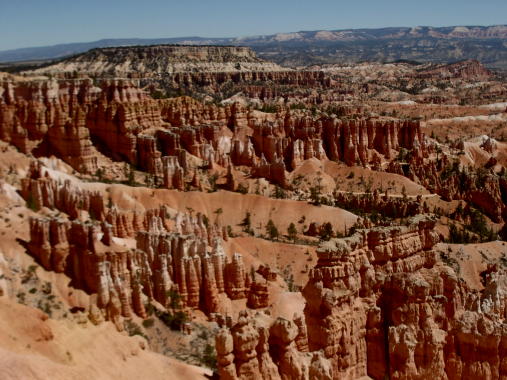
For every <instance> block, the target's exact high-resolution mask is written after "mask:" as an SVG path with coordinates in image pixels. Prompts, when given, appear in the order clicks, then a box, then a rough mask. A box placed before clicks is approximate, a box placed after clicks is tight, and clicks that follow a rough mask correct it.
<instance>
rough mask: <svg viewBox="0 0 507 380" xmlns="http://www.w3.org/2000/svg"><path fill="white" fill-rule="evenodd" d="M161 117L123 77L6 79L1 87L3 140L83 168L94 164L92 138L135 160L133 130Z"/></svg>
mask: <svg viewBox="0 0 507 380" xmlns="http://www.w3.org/2000/svg"><path fill="white" fill-rule="evenodd" d="M160 123H161V120H160V113H159V110H158V108H157V107H156V102H155V101H154V100H153V99H151V98H149V97H148V96H147V95H146V94H145V93H144V92H143V91H140V90H139V89H138V88H136V87H134V86H133V85H132V83H130V82H127V81H118V80H111V81H105V82H103V83H102V86H101V87H96V86H94V84H93V82H92V81H91V80H75V81H26V82H16V83H13V82H8V81H6V82H3V83H2V91H0V138H1V139H2V140H4V141H7V142H10V143H11V144H12V145H14V146H16V147H17V148H18V149H20V150H21V151H22V152H24V153H30V152H33V153H36V154H38V155H47V156H49V155H51V154H54V155H56V156H58V157H60V158H62V159H63V160H65V161H66V162H68V163H69V164H70V165H71V166H73V167H74V168H75V169H77V170H79V171H83V172H91V173H94V172H95V170H96V169H97V159H96V150H95V148H94V146H93V144H92V141H91V139H92V138H97V139H98V140H100V141H101V143H103V144H104V145H105V146H106V147H107V148H108V149H109V150H110V151H111V152H114V155H116V156H117V157H125V158H126V159H127V160H128V161H130V162H132V163H135V162H136V161H137V157H136V155H135V152H136V136H137V134H138V133H139V132H141V131H142V130H143V129H147V128H150V127H156V126H159V125H160Z"/></svg>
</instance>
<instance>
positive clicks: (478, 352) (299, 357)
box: [216, 216, 507, 380]
mask: <svg viewBox="0 0 507 380" xmlns="http://www.w3.org/2000/svg"><path fill="white" fill-rule="evenodd" d="M434 225H435V221H434V220H432V219H430V218H428V217H425V216H417V217H414V218H411V219H409V222H408V224H407V225H406V226H396V227H375V228H372V229H369V230H359V231H358V232H356V233H355V234H354V235H352V236H351V237H348V238H344V239H332V240H330V241H328V242H324V243H322V244H321V246H320V248H319V249H318V257H319V258H318V262H317V264H316V266H315V267H314V268H313V269H312V270H311V272H310V279H309V281H308V283H307V285H306V286H305V288H304V289H303V296H304V297H305V299H306V307H305V318H303V319H302V320H304V321H305V322H304V323H303V324H302V323H301V321H302V320H301V319H300V318H298V320H299V324H297V323H296V322H295V321H289V320H284V319H281V318H279V319H278V320H270V321H269V322H267V323H266V322H260V321H265V318H260V317H257V318H253V317H250V319H249V318H248V317H247V316H246V315H244V316H243V317H242V318H240V319H239V320H238V322H237V324H236V325H234V326H232V327H231V328H229V329H227V328H225V329H224V330H223V331H222V332H221V333H220V334H219V335H218V336H217V346H216V347H217V354H218V363H219V373H220V375H221V378H224V379H249V378H253V377H258V378H262V379H278V378H281V379H289V378H297V379H323V378H325V379H351V380H352V379H358V378H362V377H364V376H369V377H371V378H373V379H385V378H391V379H428V378H438V379H453V380H454V379H471V378H474V379H498V378H502V377H503V376H506V375H507V373H506V368H507V367H506V364H507V362H505V361H506V359H505V358H506V354H507V352H506V349H507V345H506V344H505V342H507V338H506V332H505V328H504V327H503V326H504V325H503V319H504V318H505V315H506V310H507V309H506V307H507V304H506V296H505V294H504V292H503V291H501V288H502V286H504V285H505V284H504V283H505V277H504V276H505V273H504V270H503V269H501V268H499V267H497V266H490V267H488V270H487V271H485V272H484V273H483V285H484V289H483V290H481V291H478V290H472V289H469V288H468V287H467V286H466V284H465V283H464V282H463V281H462V280H460V279H459V278H458V276H457V274H456V273H455V272H454V270H453V269H451V267H449V266H446V265H444V264H443V263H442V262H441V260H440V258H439V257H437V256H436V253H435V251H434V250H433V246H434V244H435V243H436V242H437V241H438V240H439V238H438V236H437V234H436V233H435V232H434V230H433V228H434ZM262 323H264V325H262ZM261 325H262V326H263V328H260V327H259V326H261ZM251 326H257V327H256V328H252V327H251ZM300 326H305V327H304V328H303V329H301V327H300ZM303 330H304V331H303ZM299 334H304V336H305V339H306V340H307V341H306V342H300V344H296V343H295V342H296V341H297V338H296V337H297V336H298V335H299ZM264 335H267V338H265V337H264ZM265 340H267V341H268V342H270V346H269V349H268V350H266V349H265V348H264V346H263V341H265ZM273 364H274V366H273ZM275 369H277V371H275Z"/></svg>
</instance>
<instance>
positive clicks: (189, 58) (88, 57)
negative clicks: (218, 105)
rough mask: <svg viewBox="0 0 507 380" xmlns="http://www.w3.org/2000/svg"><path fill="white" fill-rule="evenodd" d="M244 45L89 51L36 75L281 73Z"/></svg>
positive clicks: (148, 75) (142, 75)
mask: <svg viewBox="0 0 507 380" xmlns="http://www.w3.org/2000/svg"><path fill="white" fill-rule="evenodd" d="M281 70H285V71H287V69H282V68H281V67H280V66H278V65H276V64H274V63H271V62H268V61H265V60H263V59H260V58H257V57H256V55H255V53H254V52H253V51H252V50H251V49H250V48H248V47H243V46H185V45H153V46H129V47H110V48H98V49H92V50H90V51H88V52H86V53H83V54H80V55H78V56H75V57H72V58H69V59H66V60H64V61H62V62H60V63H57V64H55V65H52V66H49V67H46V68H43V69H39V70H37V72H38V73H72V72H74V71H78V72H80V73H88V74H93V75H101V76H104V75H113V76H120V77H125V76H127V75H130V74H134V75H135V76H137V77H155V76H160V75H164V76H165V75H170V74H175V73H185V72H195V71H200V72H208V73H211V72H222V73H227V72H242V71H281Z"/></svg>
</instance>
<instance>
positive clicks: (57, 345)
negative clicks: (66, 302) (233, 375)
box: [0, 297, 206, 380]
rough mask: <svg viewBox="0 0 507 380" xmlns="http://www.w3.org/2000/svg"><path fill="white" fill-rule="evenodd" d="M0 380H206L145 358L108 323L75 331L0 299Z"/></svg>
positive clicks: (135, 340) (140, 347)
mask: <svg viewBox="0 0 507 380" xmlns="http://www.w3.org/2000/svg"><path fill="white" fill-rule="evenodd" d="M0 321H1V322H0V368H2V373H1V378H2V379H5V380H8V379H9V380H10V379H13V380H14V379H16V380H17V379H19V380H21V379H23V380H25V379H26V380H28V379H41V380H42V379H44V380H46V379H53V380H58V379H62V380H64V379H65V380H68V379H168V378H169V379H175V380H186V379H205V378H206V377H205V376H204V375H205V373H206V370H203V369H201V368H198V367H194V366H189V365H186V364H183V363H181V362H178V361H176V360H174V359H170V358H168V357H165V356H162V355H159V354H155V353H153V352H150V351H149V350H148V348H147V343H146V341H145V340H144V339H143V338H141V337H138V336H134V337H128V336H126V335H121V334H118V333H116V332H115V331H114V327H113V326H112V325H111V324H110V323H103V324H101V325H99V326H93V325H91V324H86V325H83V326H77V325H75V324H72V323H71V322H69V321H63V320H58V321H56V320H51V319H47V316H46V315H45V314H44V313H42V312H41V311H39V310H37V309H32V308H29V307H27V306H23V305H20V304H17V303H15V302H13V301H11V300H9V299H7V298H6V297H1V298H0Z"/></svg>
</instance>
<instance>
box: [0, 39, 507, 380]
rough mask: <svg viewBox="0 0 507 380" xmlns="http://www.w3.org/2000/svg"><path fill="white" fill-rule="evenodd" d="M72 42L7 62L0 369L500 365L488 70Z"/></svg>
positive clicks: (296, 375) (501, 232) (344, 372)
mask: <svg viewBox="0 0 507 380" xmlns="http://www.w3.org/2000/svg"><path fill="white" fill-rule="evenodd" d="M321 37H324V36H321ZM319 38H320V37H319ZM379 38H380V37H379ZM171 49H172V50H171ZM87 54H88V55H86V54H85V55H83V56H82V57H86V56H87V57H88V58H87V59H88V61H87V62H88V63H86V67H88V68H90V69H92V68H93V67H96V68H97V70H98V71H97V72H95V74H94V75H93V77H92V78H90V77H88V76H87V75H85V74H84V73H81V74H79V73H63V72H55V74H56V75H54V76H53V77H48V76H42V75H35V74H34V73H29V72H25V73H24V74H23V75H22V76H13V75H8V74H3V73H2V74H0V140H1V141H0V237H1V239H0V303H1V304H2V305H5V307H4V308H0V314H1V315H0V317H1V318H0V319H1V320H2V322H1V323H0V338H1V339H0V352H2V355H0V356H1V357H2V359H1V360H3V362H2V364H4V366H5V367H6V368H9V370H8V372H7V378H19V377H20V376H21V377H23V378H38V377H39V378H40V377H48V376H51V374H53V373H56V374H55V375H54V376H52V377H55V378H58V377H63V378H65V377H76V376H77V377H82V376H84V375H83V374H86V373H87V369H86V368H87V367H90V366H92V364H90V363H96V367H93V369H89V370H88V375H92V376H95V375H96V377H100V376H102V377H103V378H113V377H114V374H113V372H115V373H119V374H120V376H123V377H125V378H129V376H132V377H143V376H145V377H150V378H167V376H169V377H171V378H173V377H174V378H176V379H178V378H201V377H202V376H204V375H206V376H218V377H219V378H222V379H236V380H239V379H254V378H256V379H302V380H307V379H308V380H310V379H312V380H313V379H366V378H371V379H385V378H391V379H427V378H430V377H435V378H439V379H440V378H442V379H470V378H474V379H475V378H477V379H501V378H503V377H506V376H507V374H506V373H505V368H506V363H504V362H505V357H506V352H505V347H504V346H505V344H504V340H505V338H504V335H505V331H504V330H505V328H504V325H505V323H504V322H505V321H504V319H505V316H506V310H507V308H506V304H505V292H506V289H507V284H506V283H505V280H504V278H505V263H506V262H507V261H506V260H507V256H506V255H507V251H506V246H505V244H506V243H505V242H504V241H500V240H499V239H501V238H503V239H505V238H506V237H507V233H506V230H507V227H506V223H505V221H506V219H507V206H506V204H507V180H506V178H507V177H506V173H507V170H506V165H507V145H506V144H505V142H504V137H502V134H503V131H504V130H505V125H503V124H505V123H504V122H505V112H504V111H505V107H506V103H505V96H507V85H506V84H505V81H504V79H503V78H502V77H501V76H500V75H498V74H497V73H494V72H491V71H489V70H487V69H485V68H484V66H482V65H481V64H480V63H479V62H477V61H473V60H472V61H463V62H458V63H453V64H445V65H435V64H425V65H412V64H409V63H399V64H372V63H363V64H360V65H355V66H350V65H346V66H340V65H324V66H319V67H312V68H311V69H310V70H297V69H295V70H290V71H280V70H278V69H277V70H275V71H273V70H271V69H269V70H266V71H256V70H257V68H258V67H259V66H258V65H260V66H263V65H270V64H266V63H265V62H263V61H260V60H259V59H258V58H256V57H255V56H254V55H253V54H252V52H251V51H250V50H247V49H243V48H224V47H216V48H215V47H208V46H205V47H202V48H198V47H195V46H192V47H184V48H183V47H179V46H177V47H174V46H151V47H146V48H138V47H135V48H132V49H129V48H119V49H116V48H115V49H101V50H96V51H93V52H91V53H87ZM82 57H81V58H82ZM81 58H80V57H76V58H75V60H76V61H75V62H78V61H79V60H80V59H81ZM209 60H212V61H213V62H215V63H216V64H217V65H218V66H216V67H220V68H221V69H227V70H228V68H231V67H233V66H234V65H235V64H239V65H240V67H236V66H234V70H235V71H229V72H218V71H214V68H213V67H215V66H213V67H208V68H206V67H205V66H202V65H205V64H207V63H205V62H207V61H209ZM71 61H72V60H69V61H67V62H71ZM79 62H81V61H79ZM83 62H84V61H83ZM83 62H81V63H83ZM81 63H80V64H81ZM180 64H181V65H187V66H185V67H187V68H188V67H190V66H191V65H194V64H195V65H196V66H193V67H194V68H198V69H199V70H200V71H196V72H171V73H167V75H166V76H164V77H159V76H158V74H157V70H160V71H164V72H165V70H169V69H170V70H172V69H173V68H174V67H176V66H177V65H180ZM244 64H245V65H247V64H248V65H250V64H251V65H254V66H252V67H253V68H248V67H249V66H243V65H244ZM93 65H95V66H93ZM175 65H176V66H175ZM178 67H179V66H178ZM182 67H183V66H182ZM263 67H266V66H263ZM113 68H114V69H113ZM168 68H169V69H168ZM116 69H118V70H123V69H124V70H125V72H124V73H125V76H128V78H122V79H118V78H115V77H114V76H115V75H118V73H117V72H116V71H115V70H116ZM134 69H139V70H140V74H139V73H137V74H136V73H135V72H134V71H133V70H134ZM178 70H179V69H178ZM122 75H123V74H122ZM174 88H177V89H179V90H181V91H182V92H184V91H187V90H188V91H190V90H191V91H190V93H191V94H194V95H196V96H198V97H199V99H196V98H195V97H191V96H170V95H171V93H170V92H165V93H164V92H162V90H164V89H174ZM227 93H232V94H233V96H230V97H227V99H223V98H224V97H225V94H227ZM173 95H176V94H173ZM179 95H181V94H179ZM222 100H223V101H222ZM455 103H457V104H455ZM505 131H506V132H507V130H505ZM17 304H22V305H17ZM9 305H12V307H11V306H9ZM36 309H38V310H36ZM17 313H20V314H22V315H24V316H26V319H23V318H20V319H19V320H17V319H16V318H15V315H16V314H17ZM23 321H26V327H25V325H24V324H23V323H24V322H23ZM12 329H14V331H15V334H16V336H14V335H13V334H12V333H10V332H9V331H13V330H12ZM14 338H16V339H14ZM92 340H94V341H97V342H100V344H101V347H93V345H91V344H88V343H87V342H91V341H92ZM97 356H100V358H97ZM168 356H169V357H171V359H169V358H167V357H168ZM94 358H95V359H94ZM108 360H110V361H111V362H112V363H111V365H110V366H109V367H108V368H107V369H104V370H101V368H102V367H103V366H107V361H108ZM176 360H179V361H185V362H186V363H187V364H183V363H180V362H178V361H176ZM141 362H143V363H144V364H146V363H147V365H144V364H140V363H141ZM189 365H193V366H199V367H201V368H196V367H193V366H189ZM120 367H121V368H120ZM203 367H206V368H203ZM212 373H213V374H212ZM40 374H42V375H40ZM99 374H100V376H99ZM37 376H38V377H37ZM4 377H5V376H4Z"/></svg>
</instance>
